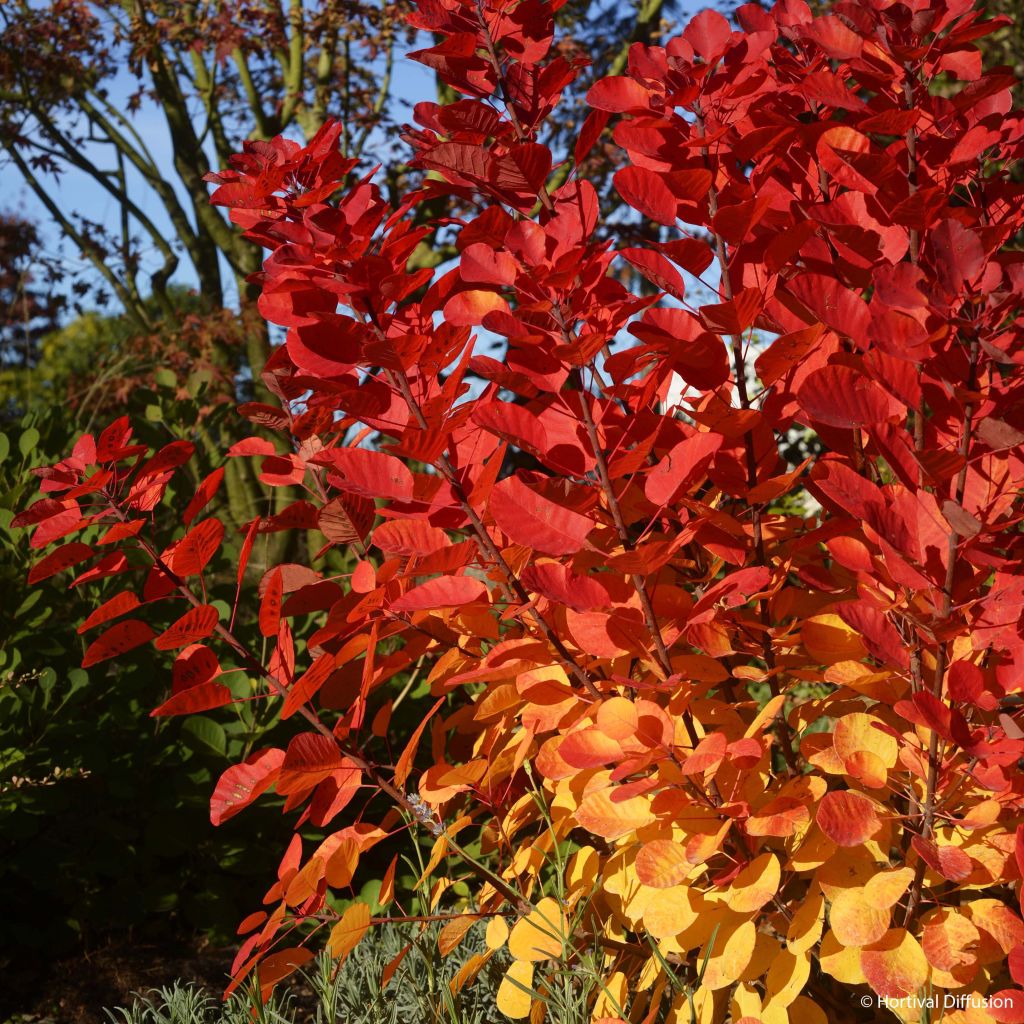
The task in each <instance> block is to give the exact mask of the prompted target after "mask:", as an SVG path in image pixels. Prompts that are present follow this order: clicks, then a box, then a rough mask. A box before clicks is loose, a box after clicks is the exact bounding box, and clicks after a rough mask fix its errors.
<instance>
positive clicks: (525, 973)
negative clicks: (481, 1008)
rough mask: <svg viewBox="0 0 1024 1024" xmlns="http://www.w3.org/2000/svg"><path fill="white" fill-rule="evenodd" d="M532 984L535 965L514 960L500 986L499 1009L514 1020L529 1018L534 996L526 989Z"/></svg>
mask: <svg viewBox="0 0 1024 1024" xmlns="http://www.w3.org/2000/svg"><path fill="white" fill-rule="evenodd" d="M532 984H533V964H531V963H529V962H528V961H526V960H513V961H512V964H511V966H510V967H509V969H508V970H507V971H506V972H505V977H504V978H502V979H501V984H500V985H499V986H498V996H497V999H496V1003H497V1006H498V1009H499V1010H500V1011H501V1012H502V1013H503V1014H505V1016H506V1017H511V1018H512V1020H520V1019H522V1018H523V1017H527V1016H529V1014H530V1003H531V1002H533V996H531V995H530V993H529V992H527V991H525V990H524V987H525V988H529V987H530V986H531V985H532Z"/></svg>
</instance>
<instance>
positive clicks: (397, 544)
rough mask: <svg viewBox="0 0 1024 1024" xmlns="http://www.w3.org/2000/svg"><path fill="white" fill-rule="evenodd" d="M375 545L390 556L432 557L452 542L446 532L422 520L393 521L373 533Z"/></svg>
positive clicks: (382, 525)
mask: <svg viewBox="0 0 1024 1024" xmlns="http://www.w3.org/2000/svg"><path fill="white" fill-rule="evenodd" d="M373 543H374V544H376V546H377V547H379V548H380V549H381V551H383V552H385V553H386V554H389V555H404V556H408V555H430V554H433V553H434V552H435V551H440V550H441V549H442V548H445V547H447V546H448V545H449V544H450V543H451V541H450V540H449V539H448V534H446V533H445V532H444V530H441V529H439V528H438V527H436V526H431V525H430V524H429V523H427V522H424V521H423V520H422V519H391V520H389V521H388V522H386V523H381V524H380V526H378V527H377V529H376V530H374V531H373Z"/></svg>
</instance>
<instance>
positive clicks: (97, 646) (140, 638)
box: [82, 619, 154, 668]
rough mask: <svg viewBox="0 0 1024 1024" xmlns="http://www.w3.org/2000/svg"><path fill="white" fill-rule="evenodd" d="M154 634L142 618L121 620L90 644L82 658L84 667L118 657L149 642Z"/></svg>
mask: <svg viewBox="0 0 1024 1024" xmlns="http://www.w3.org/2000/svg"><path fill="white" fill-rule="evenodd" d="M153 636H154V633H153V630H152V629H150V628H149V626H147V625H146V623H144V622H142V621H141V620H140V619H126V620H125V621H124V622H119V623H118V624H117V625H116V626H111V627H110V629H108V630H107V631H106V633H103V634H102V635H101V636H98V637H97V638H96V639H95V640H93V642H92V643H91V644H89V646H88V648H87V649H86V652H85V657H84V658H83V659H82V668H89V667H90V666H91V665H96V664H98V663H99V662H101V661H106V660H107V659H108V658H116V657H117V656H118V655H119V654H124V653H125V652H126V651H130V650H133V649H134V648H136V647H140V646H141V645H142V644H144V643H148V642H149V641H150V640H152V639H153Z"/></svg>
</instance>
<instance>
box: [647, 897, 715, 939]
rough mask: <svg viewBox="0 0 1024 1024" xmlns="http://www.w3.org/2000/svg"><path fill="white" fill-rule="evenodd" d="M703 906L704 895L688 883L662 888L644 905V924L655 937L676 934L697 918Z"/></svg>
mask: <svg viewBox="0 0 1024 1024" xmlns="http://www.w3.org/2000/svg"><path fill="white" fill-rule="evenodd" d="M648 891H650V890H648ZM703 906H704V897H703V896H702V895H701V894H700V892H698V891H697V890H696V889H691V888H690V887H689V886H688V885H677V886H675V887H674V888H672V889H663V890H661V891H660V892H657V893H655V894H654V896H653V898H651V899H650V900H649V901H648V902H647V903H646V905H645V906H644V909H643V918H644V926H645V927H646V928H647V931H648V932H650V934H651V935H653V936H654V937H655V938H656V939H666V938H668V937H669V936H670V935H678V934H679V933H680V932H681V931H685V930H686V929H687V928H689V927H690V925H692V924H693V923H694V922H695V921H696V920H697V915H698V914H699V913H700V911H701V909H702V908H703Z"/></svg>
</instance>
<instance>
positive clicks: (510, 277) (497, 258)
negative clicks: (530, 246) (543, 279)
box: [459, 242, 516, 287]
mask: <svg viewBox="0 0 1024 1024" xmlns="http://www.w3.org/2000/svg"><path fill="white" fill-rule="evenodd" d="M459 275H460V276H461V278H462V280H463V281H465V282H466V284H487V285H495V286H498V287H501V286H502V285H511V284H513V283H515V279H516V261H515V260H514V259H513V258H512V256H511V255H509V253H507V252H495V251H494V249H492V248H491V247H490V246H489V245H486V244H485V243H483V242H473V243H472V244H471V245H467V246H466V248H465V249H463V250H462V259H461V261H460V263H459Z"/></svg>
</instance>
